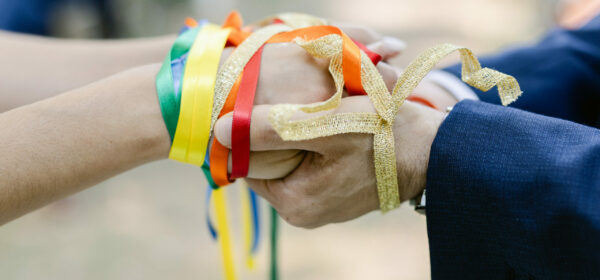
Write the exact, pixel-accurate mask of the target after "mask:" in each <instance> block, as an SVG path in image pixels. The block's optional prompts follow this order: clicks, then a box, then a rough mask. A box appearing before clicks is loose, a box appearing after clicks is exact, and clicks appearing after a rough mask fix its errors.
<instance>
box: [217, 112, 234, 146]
mask: <svg viewBox="0 0 600 280" xmlns="http://www.w3.org/2000/svg"><path fill="white" fill-rule="evenodd" d="M232 122H233V119H232V117H231V116H230V115H225V116H223V117H221V118H220V119H218V120H217V123H216V124H215V137H217V140H219V143H221V145H223V146H225V147H228V148H231V123H232Z"/></svg>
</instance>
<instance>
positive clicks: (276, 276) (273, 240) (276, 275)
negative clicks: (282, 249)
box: [269, 206, 279, 280]
mask: <svg viewBox="0 0 600 280" xmlns="http://www.w3.org/2000/svg"><path fill="white" fill-rule="evenodd" d="M269 208H271V211H270V212H271V269H270V278H271V280H277V279H279V273H278V271H277V235H278V230H277V223H278V219H279V215H278V214H277V211H276V210H275V208H273V207H272V206H271V207H269Z"/></svg>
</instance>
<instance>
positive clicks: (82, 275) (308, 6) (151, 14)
mask: <svg viewBox="0 0 600 280" xmlns="http://www.w3.org/2000/svg"><path fill="white" fill-rule="evenodd" d="M569 2H572V1H569ZM564 5H565V4H564V1H549V0H503V1H497V0H453V1H447V0H369V1H364V0H327V1H326V0H304V1H291V0H284V1H281V0H279V1H275V0H245V1H241V0H219V1H205V0H120V1H119V0H114V1H112V2H110V5H109V6H108V8H107V9H106V10H104V11H103V12H98V11H96V10H94V9H93V8H91V7H88V6H85V5H81V4H78V2H77V1H70V2H69V4H68V5H64V6H63V7H61V8H60V9H59V10H57V11H56V12H55V14H54V16H53V21H52V34H54V35H55V36H61V37H77V38H95V37H117V38H126V37H145V36H154V35H162V34H168V33H175V32H177V31H178V30H179V27H180V26H181V25H182V23H183V19H184V18H185V17H186V16H192V17H195V18H206V19H209V20H211V21H213V22H217V23H220V22H222V21H223V19H224V18H225V16H226V15H227V13H228V12H229V11H231V10H233V9H235V10H238V11H240V12H241V13H242V14H243V15H244V17H245V19H246V22H252V21H256V20H259V19H261V18H263V17H265V16H268V15H271V14H275V13H279V12H287V11H294V12H305V13H310V14H314V15H318V16H321V17H324V18H329V19H334V20H337V21H346V22H356V23H360V24H364V25H367V26H370V27H372V28H374V29H376V30H377V31H380V32H381V33H384V34H387V35H392V36H396V37H399V38H401V39H404V40H405V41H406V42H407V43H408V49H407V51H406V52H405V53H404V54H403V55H402V56H401V57H400V58H397V59H395V60H394V61H393V62H394V64H396V65H398V66H403V65H406V63H408V62H409V61H410V60H411V59H412V58H414V57H415V56H416V54H417V53H419V52H420V51H422V50H423V49H424V48H426V47H429V46H432V45H434V44H437V43H443V42H451V43H455V44H460V45H464V46H468V47H470V48H472V49H473V50H474V51H475V52H476V53H478V54H484V53H487V52H493V51H496V50H499V49H502V48H504V47H506V46H510V45H515V44H525V43H528V42H531V41H534V40H536V39H537V38H539V37H540V36H541V35H542V34H543V33H544V32H545V30H547V29H548V28H550V27H552V26H553V25H555V24H556V22H557V18H560V17H561V16H562V14H561V13H562V11H563V7H564ZM229 189H230V193H231V195H230V201H231V205H232V207H231V209H230V211H231V215H232V217H231V224H232V225H233V230H234V232H235V234H234V236H235V237H236V240H235V241H236V246H235V248H236V251H235V253H236V258H237V264H238V266H237V268H238V273H239V274H240V276H241V278H242V279H266V278H267V275H268V270H267V265H268V259H267V253H268V247H267V246H266V245H267V242H266V241H267V240H266V239H265V238H266V235H263V236H262V238H263V239H262V241H263V242H262V245H261V248H260V250H259V255H258V263H257V267H256V269H255V270H252V271H250V270H248V269H246V268H245V267H244V266H243V263H244V261H243V257H242V255H243V254H242V249H241V248H242V242H241V241H242V239H241V223H240V219H239V218H240V214H241V213H240V210H239V207H237V205H238V204H239V201H240V197H239V195H238V192H237V189H236V187H235V186H233V187H230V188H229ZM205 190H206V182H205V180H204V178H203V175H202V173H201V171H200V169H198V168H195V167H192V166H187V165H183V164H179V163H176V162H171V161H161V162H155V163H152V164H149V165H147V166H143V167H141V168H137V169H135V170H132V171H130V172H127V173H124V174H122V175H120V176H117V177H115V178H113V179H110V180H108V181H106V182H104V183H102V184H100V185H98V186H96V187H93V188H91V189H89V190H86V191H84V192H81V193H79V194H77V195H74V196H72V197H70V198H67V199H64V200H62V201H60V202H58V203H55V204H53V205H50V206H48V207H45V208H43V209H41V210H39V211H36V212H34V213H32V214H29V215H27V216H25V217H23V218H20V219H18V220H16V221H13V222H11V223H9V224H7V225H4V226H2V227H0V279H61V280H71V279H73V280H75V279H90V280H93V279H128V280H129V279H131V280H135V279H146V280H150V279H181V280H185V279H221V262H220V252H219V250H218V246H217V244H216V243H214V242H212V241H211V239H210V237H209V234H208V231H207V228H206V225H205V219H204V217H205V212H204V209H205ZM465 203H468V202H465ZM263 206H264V207H263V209H262V213H261V214H262V217H264V219H263V229H262V231H263V233H267V232H268V228H267V224H266V220H267V217H268V215H267V214H268V212H267V208H266V206H265V203H263ZM280 244H281V246H280V266H281V276H282V279H382V280H383V279H429V260H428V257H429V253H428V245H427V233H426V224H425V217H423V216H420V215H418V214H416V213H414V211H413V210H412V209H411V207H409V206H408V205H403V206H402V207H401V208H400V209H399V210H397V211H393V212H392V213H389V214H386V215H382V214H381V213H371V214H368V215H366V216H364V217H361V218H359V219H357V220H354V221H351V222H348V223H345V224H335V225H329V226H325V227H323V228H319V229H316V230H303V229H297V228H294V227H291V226H289V225H287V224H284V223H282V227H281V239H280Z"/></svg>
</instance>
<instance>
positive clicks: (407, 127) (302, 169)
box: [214, 25, 445, 228]
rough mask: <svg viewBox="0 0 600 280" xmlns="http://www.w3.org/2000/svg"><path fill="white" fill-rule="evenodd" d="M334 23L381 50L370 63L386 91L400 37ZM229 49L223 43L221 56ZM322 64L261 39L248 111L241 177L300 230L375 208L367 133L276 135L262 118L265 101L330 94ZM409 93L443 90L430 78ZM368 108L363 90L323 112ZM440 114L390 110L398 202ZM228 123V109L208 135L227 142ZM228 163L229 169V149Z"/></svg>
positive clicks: (416, 181) (412, 185) (415, 189)
mask: <svg viewBox="0 0 600 280" xmlns="http://www.w3.org/2000/svg"><path fill="white" fill-rule="evenodd" d="M339 26H340V27H341V29H342V30H344V32H346V33H347V34H348V35H349V36H350V37H352V38H354V39H355V40H357V41H359V42H361V43H362V44H364V45H366V46H367V47H369V48H370V49H371V50H373V51H375V52H377V53H379V54H380V55H382V57H383V60H384V61H383V62H381V63H379V64H378V66H377V69H378V70H379V72H380V74H381V75H382V77H383V78H384V81H385V82H386V85H387V87H388V89H391V88H393V86H394V84H395V82H396V80H397V78H398V75H399V70H398V69H396V68H394V67H393V66H391V65H389V64H387V63H386V62H385V61H386V60H388V59H390V58H393V57H395V56H397V55H399V54H400V53H401V52H402V50H403V48H404V45H403V44H402V42H401V41H400V40H397V39H394V38H390V37H382V36H381V35H379V34H377V33H375V32H373V31H370V30H369V29H366V28H364V27H359V26H348V25H339ZM230 53H231V50H230V49H226V50H225V52H224V54H223V55H224V56H227V55H229V54H230ZM223 60H224V59H222V61H223ZM327 67H328V61H327V60H322V59H317V58H314V57H312V56H311V55H309V54H308V53H306V51H305V50H304V49H302V48H301V47H299V46H298V45H296V44H293V43H277V44H269V45H267V46H266V47H265V49H264V53H263V57H262V62H261V70H260V76H259V81H258V86H257V90H256V98H255V104H256V105H255V106H254V109H253V112H252V122H251V130H250V149H251V154H250V165H249V172H248V177H247V178H246V181H247V182H248V184H249V186H250V187H251V188H252V189H253V190H254V191H256V192H257V193H258V194H259V195H261V196H262V197H264V198H265V199H266V200H268V201H269V202H270V203H271V204H272V205H273V207H274V208H275V209H276V210H277V211H278V212H279V214H280V215H281V217H282V218H283V219H285V220H286V221H287V222H288V223H290V224H292V225H295V226H299V227H305V228H315V227H319V226H322V225H325V224H329V223H337V222H344V221H347V220H351V219H354V218H357V217H359V216H361V215H364V214H366V213H368V212H370V211H373V210H377V209H378V208H379V201H378V195H377V187H376V179H375V168H374V163H373V135H372V134H358V133H352V134H342V135H336V136H330V137H323V138H316V139H312V140H304V141H283V140H282V139H281V138H280V137H279V135H278V134H277V133H276V132H275V130H274V129H273V127H272V126H271V123H270V122H269V120H268V115H269V111H270V109H271V107H272V104H280V103H292V104H298V103H302V104H307V103H313V102H317V101H323V100H326V99H327V98H329V97H330V96H331V95H332V94H333V93H334V92H335V87H334V83H333V80H332V78H331V76H330V74H329V73H328V70H327ZM416 91H418V92H421V93H426V94H429V95H432V96H435V95H440V94H442V95H443V94H445V93H444V92H443V90H441V89H439V88H437V87H436V86H434V85H432V84H423V85H420V87H418V88H417V89H416ZM434 98H435V97H434ZM374 111H375V109H374V107H373V105H372V104H371V101H370V100H369V98H368V97H367V96H347V97H345V98H343V99H342V103H341V105H340V106H339V107H338V108H336V109H335V110H333V111H330V112H325V113H327V114H332V113H342V112H374ZM309 116H314V114H305V113H301V114H300V113H298V114H296V115H295V116H294V118H298V119H301V118H308V117H309ZM442 119H443V113H442V112H438V111H436V110H433V109H430V108H428V107H425V106H422V105H419V104H415V103H411V102H406V103H405V104H404V105H402V107H401V109H400V110H399V112H398V114H397V115H396V121H395V123H394V129H393V130H394V137H395V151H396V166H397V171H398V172H397V173H398V174H397V178H398V185H399V193H400V199H401V201H404V200H407V199H410V198H412V197H414V196H416V195H417V194H419V193H420V192H421V191H422V190H423V189H424V187H425V178H426V172H427V163H428V159H429V150H430V147H431V144H432V142H433V139H434V137H435V134H436V133H437V129H438V127H439V125H440V124H441V122H442ZM231 127H232V116H231V114H228V115H224V116H223V117H221V118H220V119H219V120H218V121H217V123H216V125H215V128H214V136H215V137H216V138H217V139H218V140H219V142H221V144H223V145H224V146H226V147H228V148H231ZM229 165H230V166H229V168H230V171H231V154H230V160H229Z"/></svg>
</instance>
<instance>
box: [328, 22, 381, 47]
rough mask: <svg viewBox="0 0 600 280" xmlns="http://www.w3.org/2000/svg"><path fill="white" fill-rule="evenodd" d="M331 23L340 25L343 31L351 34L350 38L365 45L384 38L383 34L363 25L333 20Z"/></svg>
mask: <svg viewBox="0 0 600 280" xmlns="http://www.w3.org/2000/svg"><path fill="white" fill-rule="evenodd" d="M331 25H334V26H337V27H339V28H340V29H341V30H342V31H344V33H346V34H347V35H348V36H350V38H352V39H354V40H356V41H358V42H360V43H361V44H363V45H365V46H366V45H369V44H372V43H375V42H377V41H380V40H382V39H383V36H381V34H379V33H378V32H376V31H375V30H373V29H371V28H368V27H365V26H362V25H358V24H353V23H343V22H331Z"/></svg>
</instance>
